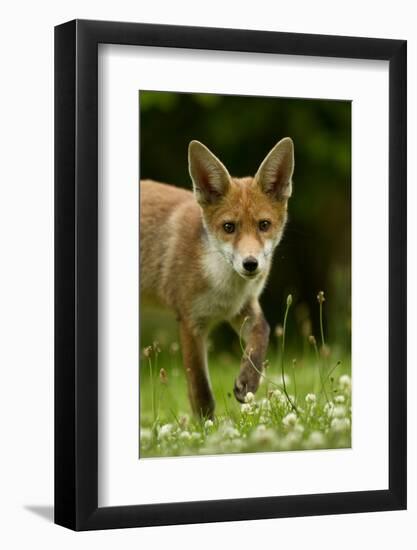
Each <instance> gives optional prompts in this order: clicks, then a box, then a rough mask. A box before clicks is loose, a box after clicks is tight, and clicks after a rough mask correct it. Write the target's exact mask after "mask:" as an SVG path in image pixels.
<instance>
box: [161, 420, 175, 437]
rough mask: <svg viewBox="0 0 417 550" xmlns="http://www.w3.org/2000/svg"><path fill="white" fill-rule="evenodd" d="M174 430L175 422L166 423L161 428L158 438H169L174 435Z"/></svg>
mask: <svg viewBox="0 0 417 550" xmlns="http://www.w3.org/2000/svg"><path fill="white" fill-rule="evenodd" d="M173 431H174V426H173V424H164V425H163V426H161V427H160V428H159V432H158V439H167V438H168V437H170V436H171V435H172V432H173Z"/></svg>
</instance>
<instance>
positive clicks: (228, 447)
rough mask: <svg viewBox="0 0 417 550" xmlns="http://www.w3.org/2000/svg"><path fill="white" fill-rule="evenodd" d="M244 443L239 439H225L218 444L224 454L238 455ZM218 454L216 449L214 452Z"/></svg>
mask: <svg viewBox="0 0 417 550" xmlns="http://www.w3.org/2000/svg"><path fill="white" fill-rule="evenodd" d="M243 446H244V443H243V441H242V440H241V439H227V440H225V441H221V442H220V449H221V450H222V452H224V453H238V452H240V451H241V450H242V448H243ZM214 452H215V453H218V449H216V450H215V451H214Z"/></svg>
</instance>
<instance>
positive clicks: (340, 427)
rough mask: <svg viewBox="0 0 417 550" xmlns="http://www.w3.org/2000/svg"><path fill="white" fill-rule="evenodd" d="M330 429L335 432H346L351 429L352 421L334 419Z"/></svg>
mask: <svg viewBox="0 0 417 550" xmlns="http://www.w3.org/2000/svg"><path fill="white" fill-rule="evenodd" d="M330 428H331V429H332V430H333V431H334V432H345V431H347V430H349V428H350V420H349V418H333V420H332V421H331V424H330Z"/></svg>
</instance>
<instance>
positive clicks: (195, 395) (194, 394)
mask: <svg viewBox="0 0 417 550" xmlns="http://www.w3.org/2000/svg"><path fill="white" fill-rule="evenodd" d="M180 340H181V349H182V357H183V363H184V367H185V373H186V376H187V382H188V396H189V399H190V403H191V408H192V410H193V412H194V414H196V415H199V416H201V417H205V418H212V417H213V414H214V406H215V403H214V397H213V392H212V389H211V384H210V378H209V373H208V368H207V351H206V338H205V336H204V335H202V334H196V333H195V332H194V331H192V330H191V329H190V327H189V326H188V325H187V323H186V322H184V321H181V322H180Z"/></svg>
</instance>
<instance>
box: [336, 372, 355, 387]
mask: <svg viewBox="0 0 417 550" xmlns="http://www.w3.org/2000/svg"><path fill="white" fill-rule="evenodd" d="M339 386H340V388H341V389H342V390H345V391H350V389H351V387H352V381H351V379H350V376H349V375H348V374H342V376H341V377H340V378H339Z"/></svg>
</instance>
